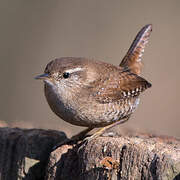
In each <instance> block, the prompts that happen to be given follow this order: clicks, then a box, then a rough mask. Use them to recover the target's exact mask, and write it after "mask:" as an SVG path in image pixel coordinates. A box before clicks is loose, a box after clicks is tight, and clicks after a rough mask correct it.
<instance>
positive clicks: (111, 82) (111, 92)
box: [91, 70, 151, 103]
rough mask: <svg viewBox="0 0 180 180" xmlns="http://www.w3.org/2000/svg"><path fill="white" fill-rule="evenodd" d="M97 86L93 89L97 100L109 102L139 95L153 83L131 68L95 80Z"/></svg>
mask: <svg viewBox="0 0 180 180" xmlns="http://www.w3.org/2000/svg"><path fill="white" fill-rule="evenodd" d="M95 83H96V84H95V86H93V87H96V88H94V89H91V90H92V91H91V92H93V96H94V97H95V99H96V101H98V102H100V103H109V102H115V101H119V100H121V99H126V98H130V97H135V96H138V95H139V94H140V93H141V92H143V91H144V90H145V89H147V88H149V87H151V84H150V83H149V82H147V81H146V80H145V79H143V78H141V77H140V76H138V75H136V74H134V73H132V72H131V71H129V70H125V71H122V72H117V74H113V75H112V74H109V77H108V78H104V79H101V81H96V82H95Z"/></svg>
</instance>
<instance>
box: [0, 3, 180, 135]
mask: <svg viewBox="0 0 180 180" xmlns="http://www.w3.org/2000/svg"><path fill="white" fill-rule="evenodd" d="M148 23H152V24H153V32H152V35H151V37H150V41H149V43H148V45H147V46H146V49H145V53H144V56H143V63H144V70H143V77H144V78H146V79H147V80H148V81H150V82H151V83H152V88H151V89H148V90H147V91H146V92H145V93H144V94H142V95H141V102H140V106H139V108H138V110H137V111H136V112H135V113H134V114H133V116H132V117H131V119H130V120H129V121H128V122H127V123H125V124H123V125H122V127H128V128H133V129H138V130H143V131H147V132H154V133H158V134H165V135H173V136H177V137H180V113H179V111H180V110H179V107H180V105H179V104H180V103H179V100H180V95H179V91H180V83H179V77H180V71H179V69H180V60H179V52H180V45H179V41H180V34H179V32H180V1H179V0H172V1H169V0H159V1H144V0H136V1H132V0H114V1H110V0H86V1H84V0H76V1H67V0H53V1H50V0H43V1H42V0H41V1H40V0H30V1H24V0H16V1H12V0H0V49H1V50H0V68H1V71H0V92H1V93H0V126H9V127H21V128H44V129H56V130H62V131H65V132H66V134H67V135H68V136H70V135H72V134H75V133H76V132H79V131H80V130H81V129H82V128H80V127H77V126H73V125H70V124H68V123H66V122H64V121H62V120H60V119H59V118H58V117H57V116H56V115H55V114H54V113H53V112H52V111H51V110H50V108H49V106H48V104H47V102H46V100H45V97H44V93H43V83H42V82H40V81H36V80H34V79H33V78H34V76H36V75H38V74H41V73H42V72H43V71H44V68H45V66H46V64H47V63H48V62H49V61H50V60H53V59H54V58H56V57H62V56H77V57H81V56H82V57H89V58H96V59H99V60H103V61H106V62H109V63H113V64H116V65H118V64H119V63H120V61H121V59H122V58H123V56H124V55H125V53H126V52H127V50H128V48H129V47H130V45H131V43H132V41H133V39H134V38H135V36H136V34H137V32H138V31H139V30H140V29H141V28H142V27H143V26H144V25H145V24H148Z"/></svg>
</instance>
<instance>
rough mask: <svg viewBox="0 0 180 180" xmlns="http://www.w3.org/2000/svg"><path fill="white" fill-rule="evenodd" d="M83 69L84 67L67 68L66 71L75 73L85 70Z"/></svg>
mask: <svg viewBox="0 0 180 180" xmlns="http://www.w3.org/2000/svg"><path fill="white" fill-rule="evenodd" d="M83 70H84V68H81V67H77V68H73V69H67V70H66V72H68V73H73V72H78V71H83Z"/></svg>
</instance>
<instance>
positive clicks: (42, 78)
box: [34, 73, 49, 80]
mask: <svg viewBox="0 0 180 180" xmlns="http://www.w3.org/2000/svg"><path fill="white" fill-rule="evenodd" d="M48 77H49V74H47V73H44V74H41V75H38V76H36V77H35V78H34V79H39V80H45V79H47V78H48Z"/></svg>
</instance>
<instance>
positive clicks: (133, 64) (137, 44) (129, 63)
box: [120, 24, 152, 75]
mask: <svg viewBox="0 0 180 180" xmlns="http://www.w3.org/2000/svg"><path fill="white" fill-rule="evenodd" d="M151 31H152V25H151V24H147V25H146V26H144V27H143V28H142V29H141V30H140V31H139V33H138V34H137V36H136V38H135V39H134V41H133V43H132V45H131V47H130V48H129V50H128V52H127V54H126V55H125V57H124V58H123V60H122V61H121V63H120V66H121V67H124V68H128V69H130V70H131V72H133V73H134V74H137V75H139V74H140V73H141V69H142V62H141V57H142V55H143V52H144V48H145V45H146V44H147V43H148V40H149V36H150V34H151Z"/></svg>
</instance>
